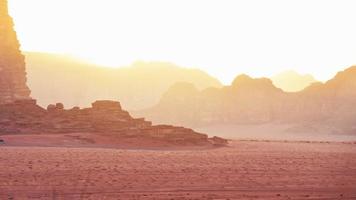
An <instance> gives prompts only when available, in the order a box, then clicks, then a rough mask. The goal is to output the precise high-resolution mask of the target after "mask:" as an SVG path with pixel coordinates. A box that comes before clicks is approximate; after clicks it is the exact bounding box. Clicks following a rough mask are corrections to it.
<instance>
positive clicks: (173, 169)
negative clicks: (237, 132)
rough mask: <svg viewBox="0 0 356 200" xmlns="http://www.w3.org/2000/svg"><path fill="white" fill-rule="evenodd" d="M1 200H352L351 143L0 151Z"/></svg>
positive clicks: (354, 149) (354, 151)
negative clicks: (192, 149) (180, 149)
mask: <svg viewBox="0 0 356 200" xmlns="http://www.w3.org/2000/svg"><path fill="white" fill-rule="evenodd" d="M0 169H1V170H0V199H15V200H16V199H263V200H268V199H329V200H334V199H356V145H355V144H344V143H283V142H233V143H232V144H231V145H230V147H224V148H219V149H210V150H195V151H189V150H186V151H158V150H156V151H148V150H146V151H145V150H118V149H108V148H106V149H104V148H83V147H82V148H58V147H10V146H4V145H3V146H1V145H0Z"/></svg>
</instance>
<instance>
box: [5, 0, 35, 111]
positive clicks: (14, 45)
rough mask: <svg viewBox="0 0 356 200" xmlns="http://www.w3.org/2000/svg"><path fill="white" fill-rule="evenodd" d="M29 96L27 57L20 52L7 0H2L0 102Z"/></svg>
mask: <svg viewBox="0 0 356 200" xmlns="http://www.w3.org/2000/svg"><path fill="white" fill-rule="evenodd" d="M29 98H30V90H29V88H28V87H27V85H26V71H25V57H24V56H23V55H22V54H21V52H20V44H19V41H18V39H17V35H16V32H15V30H14V23H13V20H12V18H11V17H10V16H9V14H8V8H7V0H0V104H2V103H9V102H13V101H15V100H18V99H29Z"/></svg>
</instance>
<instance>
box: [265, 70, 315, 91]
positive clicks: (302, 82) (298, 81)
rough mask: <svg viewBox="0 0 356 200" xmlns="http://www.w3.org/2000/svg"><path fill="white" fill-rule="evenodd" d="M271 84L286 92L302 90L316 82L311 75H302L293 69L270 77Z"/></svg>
mask: <svg viewBox="0 0 356 200" xmlns="http://www.w3.org/2000/svg"><path fill="white" fill-rule="evenodd" d="M271 80H272V82H273V84H274V85H275V86H276V87H278V88H281V89H282V90H284V91H286V92H298V91H302V90H303V89H305V88H306V87H308V86H310V85H311V84H312V83H315V82H318V81H317V80H316V79H314V77H313V76H312V75H309V74H306V75H302V74H299V73H297V72H295V71H285V72H282V73H279V74H277V75H275V76H273V77H271Z"/></svg>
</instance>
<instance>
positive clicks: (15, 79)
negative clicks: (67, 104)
mask: <svg viewBox="0 0 356 200" xmlns="http://www.w3.org/2000/svg"><path fill="white" fill-rule="evenodd" d="M13 27H14V24H13V20H12V18H11V17H10V16H9V14H8V9H7V1H6V0H0V135H1V134H2V135H4V134H69V133H88V134H100V135H105V136H110V137H114V138H115V139H117V138H122V139H127V138H135V139H137V141H140V140H150V141H154V142H157V143H159V142H162V144H163V143H164V144H172V145H178V146H186V145H193V146H196V145H198V146H202V145H203V146H206V145H208V146H220V145H225V144H227V141H226V140H224V139H221V138H217V137H214V138H210V139H209V138H208V136H207V135H205V134H200V133H197V132H195V131H193V130H192V129H187V128H184V127H175V126H170V125H158V126H153V125H152V123H151V122H149V121H145V119H144V118H140V119H134V118H132V117H131V116H130V114H129V113H128V112H127V111H124V110H123V109H122V108H121V105H120V103H119V102H115V101H96V102H94V103H93V104H92V107H90V108H84V109H80V108H79V107H75V108H73V109H70V110H65V109H64V106H63V104H61V103H57V104H56V105H49V106H48V107H47V109H44V108H42V107H40V106H38V105H37V102H36V100H34V99H31V98H30V90H29V88H28V87H27V85H26V71H25V61H24V56H23V55H22V54H21V51H20V44H19V41H18V39H17V36H16V32H15V31H14V28H13Z"/></svg>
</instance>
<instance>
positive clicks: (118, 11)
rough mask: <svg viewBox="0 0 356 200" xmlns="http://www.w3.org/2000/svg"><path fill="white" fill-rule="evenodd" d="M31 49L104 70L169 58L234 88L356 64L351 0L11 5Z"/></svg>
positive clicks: (100, 0) (40, 1)
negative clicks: (253, 80)
mask: <svg viewBox="0 0 356 200" xmlns="http://www.w3.org/2000/svg"><path fill="white" fill-rule="evenodd" d="M8 1H9V6H10V14H11V15H12V16H13V17H14V20H15V23H16V29H17V32H18V35H19V39H20V41H21V44H22V50H24V51H40V52H52V53H61V54H70V55H74V56H77V57H80V58H84V59H87V60H89V61H91V62H95V63H98V64H103V65H110V66H123V65H128V64H130V63H131V62H134V61H136V60H147V61H150V60H156V61H169V62H173V63H176V64H178V65H182V66H187V67H195V68H201V69H203V70H205V71H207V72H209V73H210V74H212V75H214V76H216V77H218V78H219V79H220V80H221V81H223V82H224V83H230V82H231V81H232V79H233V78H234V77H235V76H236V75H237V74H239V73H247V74H250V75H252V76H271V75H273V74H276V73H278V72H280V71H283V70H287V69H293V70H295V71H299V72H301V73H311V74H313V75H314V76H315V77H316V78H317V79H319V80H326V79H328V78H331V77H332V76H333V75H334V74H335V73H336V72H337V71H340V70H342V69H344V68H346V67H349V66H350V65H353V64H356V25H355V21H356V17H355V8H356V2H355V1H352V0H349V1H348V0H342V1H340V0H334V1H329V0H313V1H311V0H298V1H290V0H270V1H265V0H261V1H256V0H246V1H238V0H169V1H168V0H149V1H148V0H31V1H29V0H8Z"/></svg>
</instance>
